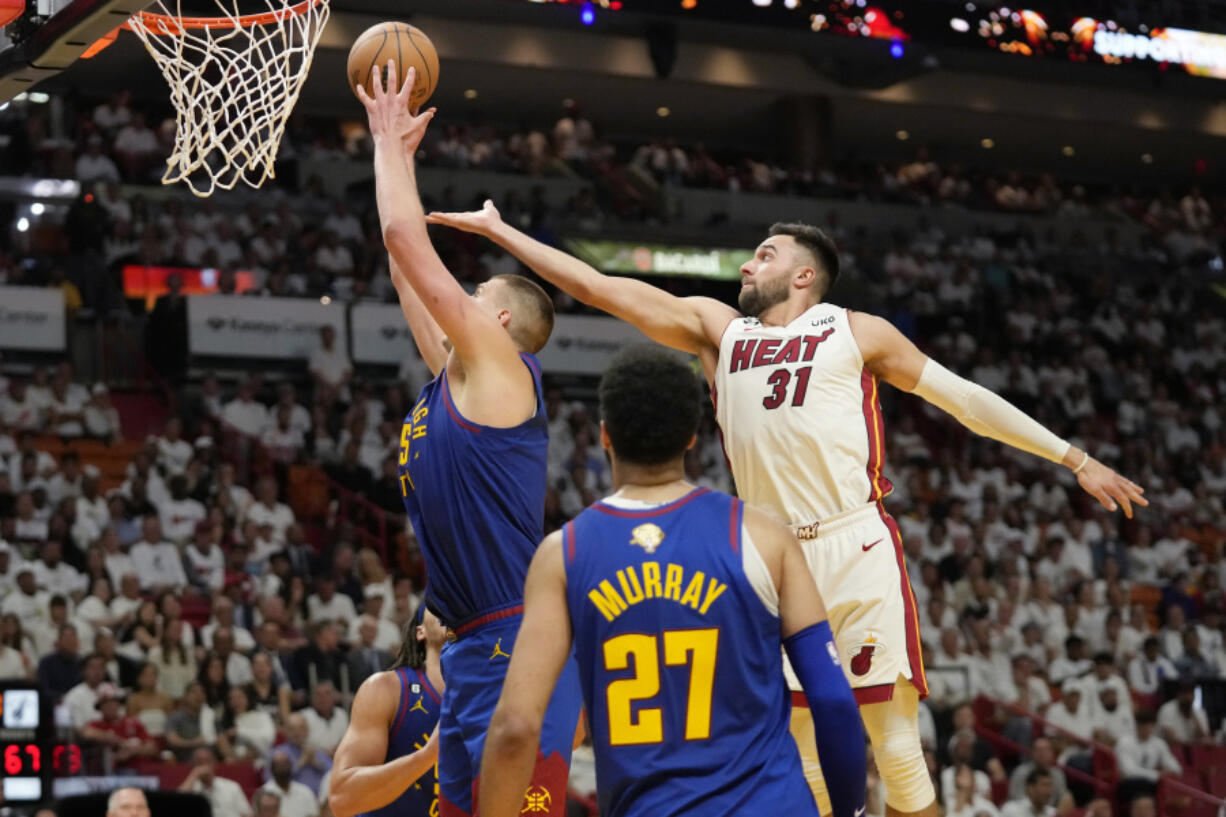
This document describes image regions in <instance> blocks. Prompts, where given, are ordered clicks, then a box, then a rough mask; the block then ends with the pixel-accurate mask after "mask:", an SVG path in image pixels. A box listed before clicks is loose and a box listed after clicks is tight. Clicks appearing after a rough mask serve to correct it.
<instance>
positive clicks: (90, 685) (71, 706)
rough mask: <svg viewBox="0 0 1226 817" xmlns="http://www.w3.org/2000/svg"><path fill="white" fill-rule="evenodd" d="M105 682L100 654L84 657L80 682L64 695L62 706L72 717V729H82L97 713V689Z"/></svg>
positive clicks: (96, 716) (93, 719) (104, 671)
mask: <svg viewBox="0 0 1226 817" xmlns="http://www.w3.org/2000/svg"><path fill="white" fill-rule="evenodd" d="M105 682H106V662H105V661H104V660H103V658H102V656H100V655H96V654H95V655H90V656H88V657H86V659H85V663H83V664H82V665H81V683H79V684H77V685H76V686H74V687H73V688H72V689H70V690H68V692H67V693H66V694H65V695H64V706H66V707H68V713H69V715H70V717H71V718H72V725H73V728H74V729H84V728H85V725H86V724H88V723H89V722H91V721H96V720H98V719H99V717H101V716H100V715H99V714H98V689H99V687H101V686H102V684H103V683H105Z"/></svg>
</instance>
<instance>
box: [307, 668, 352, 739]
mask: <svg viewBox="0 0 1226 817" xmlns="http://www.w3.org/2000/svg"><path fill="white" fill-rule="evenodd" d="M302 717H303V718H305V719H306V722H307V743H308V744H310V745H311V746H316V747H318V748H320V749H322V750H324V751H325V752H327V753H328V754H329V755H330V754H332V753H333V752H335V751H336V747H337V746H338V745H339V744H340V742H341V738H343V737H344V736H345V730H346V729H347V728H348V727H349V716H348V715H346V714H345V710H343V709H341V708H340V707H339V706H337V705H336V687H334V686H332V682H331V681H320V682H319V683H317V684H315V688H314V689H313V690H311V705H310V706H309V707H307V708H306V709H304V710H303V711H302Z"/></svg>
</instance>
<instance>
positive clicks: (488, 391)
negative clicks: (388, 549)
mask: <svg viewBox="0 0 1226 817" xmlns="http://www.w3.org/2000/svg"><path fill="white" fill-rule="evenodd" d="M375 73H376V75H377V73H378V72H375ZM388 75H389V87H388V89H387V90H386V91H384V89H383V88H382V86H381V83H380V81H379V80H376V81H375V89H374V96H373V97H370V96H367V95H366V93H365V92H364V91H363V92H360V93H359V96H360V97H361V99H362V103H363V104H364V105H365V106H366V110H367V114H368V116H369V120H370V132H371V136H372V138H373V141H374V145H375V191H376V197H377V199H378V205H379V218H380V221H381V222H382V226H383V238H384V241H385V243H386V244H387V249H388V253H389V255H390V258H391V271H392V277H393V281H394V283H395V284H396V289H397V292H398V294H399V296H400V303H401V307H402V309H403V311H404V313H405V317H406V319H407V320H408V323H409V327H410V329H411V330H412V332H413V338H414V340H415V341H416V343H417V347H418V349H419V350H420V351H421V356H422V359H423V360H424V361H425V362H426V364H427V365H428V366H429V367H430V369H431V371H432V372H434V374H435V375H436V377H435V379H434V380H432V381H431V382H430V383H428V384H427V385H426V386H425V387H424V388H423V389H422V390H421V394H420V395H419V396H418V398H417V402H416V404H415V405H414V406H413V410H412V411H411V412H410V413H409V416H407V417H406V418H405V422H404V426H403V428H402V429H401V433H400V461H399V466H400V487H401V492H402V494H403V495H404V504H405V509H406V510H407V512H408V515H409V519H410V521H411V522H412V523H413V529H414V530H415V531H416V533H417V539H418V542H419V543H420V546H421V551H422V555H423V556H424V558H425V561H426V570H427V573H428V575H429V585H428V587H427V593H426V603H427V605H428V606H429V607H430V609H431V610H432V611H434V612H435V613H437V614H438V616H439V618H440V619H442V621H443V623H444V624H445V625H446V626H447V627H448V629H449V640H450V641H451V642H452V643H449V644H448V645H447V646H446V648H444V650H443V652H442V668H443V677H444V679H446V682H447V689H446V692H445V693H444V695H443V704H442V712H441V713H440V717H439V749H438V752H439V761H438V762H439V767H438V769H439V772H438V773H439V813H440V815H441V817H459V816H460V815H465V816H467V815H473V814H476V812H477V803H476V802H475V799H474V795H475V793H476V789H477V785H476V782H477V781H476V777H477V772H478V771H479V769H480V764H481V753H482V749H483V746H484V742H485V734H486V729H487V727H488V725H489V719H490V716H491V715H492V714H493V711H494V706H495V705H496V704H497V701H498V693H499V691H500V689H501V687H502V681H503V678H504V677H505V675H506V670H507V666H508V665H509V661H510V657H511V655H513V654H514V647H515V634H516V632H517V631H518V629H519V621H520V618H521V615H522V612H523V589H524V580H525V578H526V577H527V573H528V565H529V563H530V562H531V560H532V554H533V553H534V552H535V550H536V545H537V542H539V541H540V537H541V532H542V528H543V524H544V508H545V470H546V450H547V448H548V444H549V441H548V432H547V423H546V416H545V406H544V401H543V399H542V389H541V379H540V378H541V373H540V364H539V363H538V362H537V359H536V357H535V353H536V352H538V351H539V350H540V349H541V347H543V346H544V345H545V343H546V341H548V340H549V334H550V332H551V331H552V330H553V304H552V302H551V301H550V300H549V297H548V296H547V295H546V294H545V292H544V290H542V289H541V288H540V287H539V286H537V285H536V284H534V283H532V282H531V281H529V280H528V279H526V278H523V277H520V276H517V275H500V276H496V277H495V278H492V279H491V280H489V281H487V282H486V283H484V284H482V285H481V286H480V287H478V288H477V292H476V294H475V295H473V296H472V297H469V296H468V294H467V293H465V292H464V290H463V289H462V288H461V287H460V285H459V283H458V282H457V281H456V280H455V278H453V277H452V276H451V274H450V273H449V272H448V271H447V269H446V268H445V267H444V266H443V263H442V261H441V260H440V259H439V257H438V254H437V253H436V252H435V251H434V248H433V246H431V244H430V237H429V235H428V234H427V232H426V222H425V215H424V213H423V211H422V206H421V200H420V198H419V197H418V194H417V184H416V179H415V176H414V167H413V156H414V153H415V152H416V150H417V145H418V144H419V143H420V142H421V138H422V136H423V134H424V133H425V129H426V125H427V124H428V123H429V121H430V119H431V118H432V116H433V114H434V111H433V109H431V110H428V111H425V112H422V113H417V112H415V111H410V110H409V107H408V98H409V91H410V90H411V89H412V87H413V83H414V80H415V74H414V72H413V70H412V69H409V71H408V76H407V77H406V79H405V85H404V88H402V89H400V90H399V91H397V88H396V85H395V81H396V80H395V77H396V68H395V65H394V64H390V65H389V68H388ZM579 708H580V693H579V679H578V673H577V670H576V668H575V666H574V663H573V662H571V664H570V668H569V670H568V671H566V672H564V673H563V678H562V680H561V681H560V682H559V684H558V687H557V691H556V694H555V695H554V698H553V705H552V706H551V708H550V711H549V716H548V717H547V718H546V722H545V728H544V731H543V733H542V740H541V747H540V752H539V754H538V756H537V761H538V762H537V764H536V771H535V774H534V775H533V776H532V779H531V782H529V781H528V780H525V781H524V789H523V790H522V791H521V792H520V795H519V800H518V801H517V802H522V803H523V804H524V805H523V806H522V807H521V808H522V811H523V813H525V814H527V815H530V817H547V815H556V816H557V817H560V815H562V814H563V813H564V811H565V808H566V779H567V776H568V771H569V766H570V752H571V748H572V745H573V742H574V738H575V730H576V725H577V723H578V719H579Z"/></svg>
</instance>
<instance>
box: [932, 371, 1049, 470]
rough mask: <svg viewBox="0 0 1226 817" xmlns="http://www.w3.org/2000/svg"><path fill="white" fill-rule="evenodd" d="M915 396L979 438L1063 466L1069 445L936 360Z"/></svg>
mask: <svg viewBox="0 0 1226 817" xmlns="http://www.w3.org/2000/svg"><path fill="white" fill-rule="evenodd" d="M912 393H913V394H916V395H919V396H920V397H922V398H924V399H925V400H927V401H928V402H929V403H932V404H933V405H934V406H936V407H937V408H939V409H941V410H942V411H946V412H948V413H950V414H952V415H953V416H954V417H955V418H956V419H957V420H958V422H960V423H962V425H964V426H966V427H967V428H969V429H970V430H971V431H973V432H975V433H976V434H981V435H983V436H984V437H990V438H992V439H993V440H997V441H999V442H1002V443H1004V444H1005V445H1011V446H1013V447H1014V448H1017V449H1020V450H1022V451H1026V452H1028V453H1030V454H1034V455H1035V456H1038V457H1042V458H1043V459H1045V460H1051V461H1052V462H1056V463H1058V462H1061V461H1062V460H1063V459H1064V455H1065V454H1067V453H1068V449H1069V444H1068V443H1067V442H1066V441H1064V440H1062V439H1060V438H1059V437H1057V436H1056V435H1055V434H1053V433H1052V432H1050V431H1048V430H1047V429H1046V428H1044V427H1043V426H1042V425H1041V424H1039V423H1038V422H1037V421H1035V420H1033V419H1031V418H1030V417H1028V416H1027V415H1026V414H1025V412H1023V411H1022V410H1021V409H1019V408H1017V407H1016V406H1014V405H1013V404H1012V403H1010V402H1009V401H1008V400H1005V399H1004V398H1003V397H1001V396H1000V395H998V394H995V393H993V392H990V391H988V390H987V389H985V388H984V387H983V386H980V385H979V384H977V383H972V382H971V381H969V380H967V379H965V378H963V377H959V376H958V375H956V374H954V373H953V372H951V371H950V370H949V369H946V368H945V367H944V366H942V365H941V364H940V363H937V362H936V361H935V360H933V359H932V358H929V359H928V362H927V363H925V364H924V370H923V372H921V373H920V379H919V382H918V383H916V384H915V389H914V390H913V391H912Z"/></svg>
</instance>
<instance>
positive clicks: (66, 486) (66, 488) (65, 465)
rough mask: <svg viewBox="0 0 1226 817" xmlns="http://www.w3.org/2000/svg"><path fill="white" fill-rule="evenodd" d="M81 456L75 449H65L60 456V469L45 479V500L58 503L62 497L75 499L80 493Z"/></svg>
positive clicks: (82, 478)
mask: <svg viewBox="0 0 1226 817" xmlns="http://www.w3.org/2000/svg"><path fill="white" fill-rule="evenodd" d="M84 479H85V477H84V476H83V475H82V473H81V458H80V457H79V456H78V455H77V452H75V451H66V452H64V456H62V457H60V470H59V472H58V473H57V474H55V475H54V476H52V477H51V479H49V480H47V501H48V502H50V503H51V504H52V505H59V504H60V502H62V501H63V500H64V499H69V498H71V499H74V500H75V499H76V498H77V497H78V496H80V495H81V483H82V482H83V481H84Z"/></svg>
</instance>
